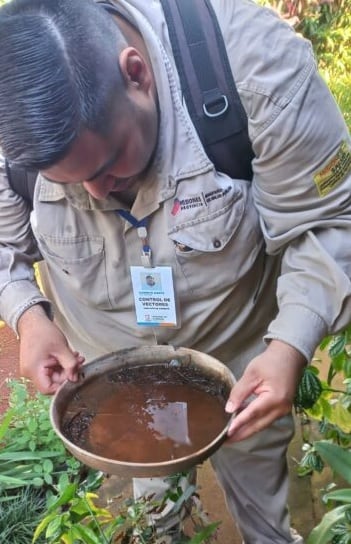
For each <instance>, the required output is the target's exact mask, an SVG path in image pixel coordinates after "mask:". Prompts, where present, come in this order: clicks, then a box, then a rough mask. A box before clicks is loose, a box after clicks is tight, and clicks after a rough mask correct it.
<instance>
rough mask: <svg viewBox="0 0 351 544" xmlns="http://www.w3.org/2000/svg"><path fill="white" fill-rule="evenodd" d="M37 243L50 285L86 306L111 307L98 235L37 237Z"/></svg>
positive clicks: (103, 249) (41, 235) (100, 240)
mask: <svg viewBox="0 0 351 544" xmlns="http://www.w3.org/2000/svg"><path fill="white" fill-rule="evenodd" d="M37 241H38V245H39V248H40V251H41V254H42V256H43V258H44V260H45V261H46V264H47V266H48V268H49V270H50V274H51V276H52V277H53V279H54V282H55V283H56V282H57V283H59V284H61V285H62V286H63V287H64V288H65V290H66V292H67V294H68V295H69V293H71V294H72V296H73V297H75V298H76V299H77V300H80V301H81V302H84V303H85V304H87V305H89V306H94V307H97V308H100V309H110V308H111V302H110V296H109V292H108V283H107V276H106V259H105V248H104V239H103V237H102V236H87V235H80V236H72V237H61V236H60V237H56V236H54V235H45V234H40V235H39V236H37ZM63 303H64V301H63Z"/></svg>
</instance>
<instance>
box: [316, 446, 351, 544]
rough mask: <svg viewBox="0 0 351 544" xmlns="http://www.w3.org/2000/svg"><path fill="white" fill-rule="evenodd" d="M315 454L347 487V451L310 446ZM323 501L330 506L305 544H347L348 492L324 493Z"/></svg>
mask: <svg viewBox="0 0 351 544" xmlns="http://www.w3.org/2000/svg"><path fill="white" fill-rule="evenodd" d="M314 448H315V450H316V452H317V453H318V454H319V455H320V456H321V457H322V458H323V459H324V461H325V462H326V463H327V464H328V465H329V466H330V467H331V468H332V469H333V470H334V471H335V472H336V474H338V475H339V476H341V477H342V478H343V479H344V480H346V482H347V483H349V484H351V451H350V450H349V449H345V448H342V447H341V446H339V445H337V444H333V443H331V442H328V441H325V440H322V441H319V442H316V443H315V444H314ZM323 501H324V502H325V503H326V504H328V505H330V504H331V505H332V506H333V507H332V509H331V510H330V511H329V512H327V513H326V514H325V515H324V516H323V519H322V521H321V522H320V523H319V525H317V527H315V528H314V529H313V530H312V532H311V534H310V535H309V537H308V540H307V544H328V543H330V542H331V543H332V544H348V543H350V542H351V489H350V488H346V489H337V490H334V491H331V492H329V493H326V494H325V495H324V496H323Z"/></svg>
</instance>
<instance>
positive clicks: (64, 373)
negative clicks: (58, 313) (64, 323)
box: [18, 305, 84, 395]
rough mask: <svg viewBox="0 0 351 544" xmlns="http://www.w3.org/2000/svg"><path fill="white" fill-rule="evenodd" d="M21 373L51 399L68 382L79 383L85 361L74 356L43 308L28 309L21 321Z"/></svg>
mask: <svg viewBox="0 0 351 544" xmlns="http://www.w3.org/2000/svg"><path fill="white" fill-rule="evenodd" d="M18 333H19V337H20V371H21V375H22V376H24V377H26V378H29V379H30V380H32V382H33V383H34V385H35V387H36V388H37V389H38V391H40V392H41V393H45V394H47V395H51V394H53V393H55V391H56V389H57V388H58V387H59V385H61V383H63V382H64V381H65V380H71V381H77V379H78V371H79V368H80V366H81V365H82V363H83V362H84V357H82V356H81V355H80V354H79V353H77V352H72V350H71V349H70V348H69V346H68V342H67V340H66V338H65V336H64V335H63V334H62V332H61V331H60V329H59V328H58V327H57V326H56V325H55V324H54V323H53V322H52V321H50V319H49V318H48V317H47V315H46V313H45V311H44V309H43V308H42V307H41V306H40V305H35V306H32V307H31V308H29V309H28V310H27V311H26V312H24V313H23V315H22V316H21V317H20V319H19V321H18Z"/></svg>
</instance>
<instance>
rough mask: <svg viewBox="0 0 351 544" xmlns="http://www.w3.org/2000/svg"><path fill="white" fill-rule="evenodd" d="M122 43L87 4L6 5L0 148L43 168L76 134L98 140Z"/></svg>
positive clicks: (26, 0)
mask: <svg viewBox="0 0 351 544" xmlns="http://www.w3.org/2000/svg"><path fill="white" fill-rule="evenodd" d="M124 43H125V42H124V38H123V36H122V35H121V33H120V32H119V29H118V27H117V25H116V23H115V21H114V20H113V18H112V16H111V15H109V14H108V13H107V12H106V10H105V9H104V8H103V7H101V6H99V5H98V4H96V3H95V2H94V1H93V0H12V1H11V2H10V3H8V4H5V5H4V6H3V7H2V8H0V74H1V77H0V146H1V147H2V149H3V151H4V154H5V155H6V156H7V157H8V158H9V159H10V160H13V161H15V162H17V163H18V164H22V165H24V166H26V167H32V168H35V169H44V168H48V167H50V166H52V165H53V164H55V163H56V162H58V161H59V160H60V159H62V158H63V157H64V156H65V155H66V154H67V152H68V150H69V148H70V146H71V144H72V143H73V141H74V140H75V138H76V137H77V136H78V135H79V134H80V133H81V132H82V130H84V129H90V130H92V131H94V132H97V133H99V134H102V135H104V134H106V133H107V131H108V129H109V124H110V119H111V108H112V105H113V102H114V98H115V96H116V93H117V92H118V91H121V89H123V85H124V84H123V78H122V76H121V73H120V70H119V66H118V52H119V51H120V50H121V49H122V48H123V46H124Z"/></svg>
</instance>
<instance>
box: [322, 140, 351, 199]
mask: <svg viewBox="0 0 351 544" xmlns="http://www.w3.org/2000/svg"><path fill="white" fill-rule="evenodd" d="M350 171H351V149H350V148H349V146H348V144H347V143H346V142H342V144H341V145H340V147H339V149H338V151H337V152H336V154H335V155H334V157H333V158H332V159H331V160H330V161H329V162H328V164H326V165H325V166H323V168H322V169H321V170H319V172H317V173H316V174H315V175H314V176H313V180H314V182H315V184H316V186H317V189H318V193H319V196H320V197H323V196H326V195H328V194H329V193H330V192H331V191H332V190H333V189H334V187H336V185H338V184H339V183H340V182H341V181H342V180H343V179H344V178H345V177H346V176H347V174H348V173H349V172H350Z"/></svg>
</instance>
